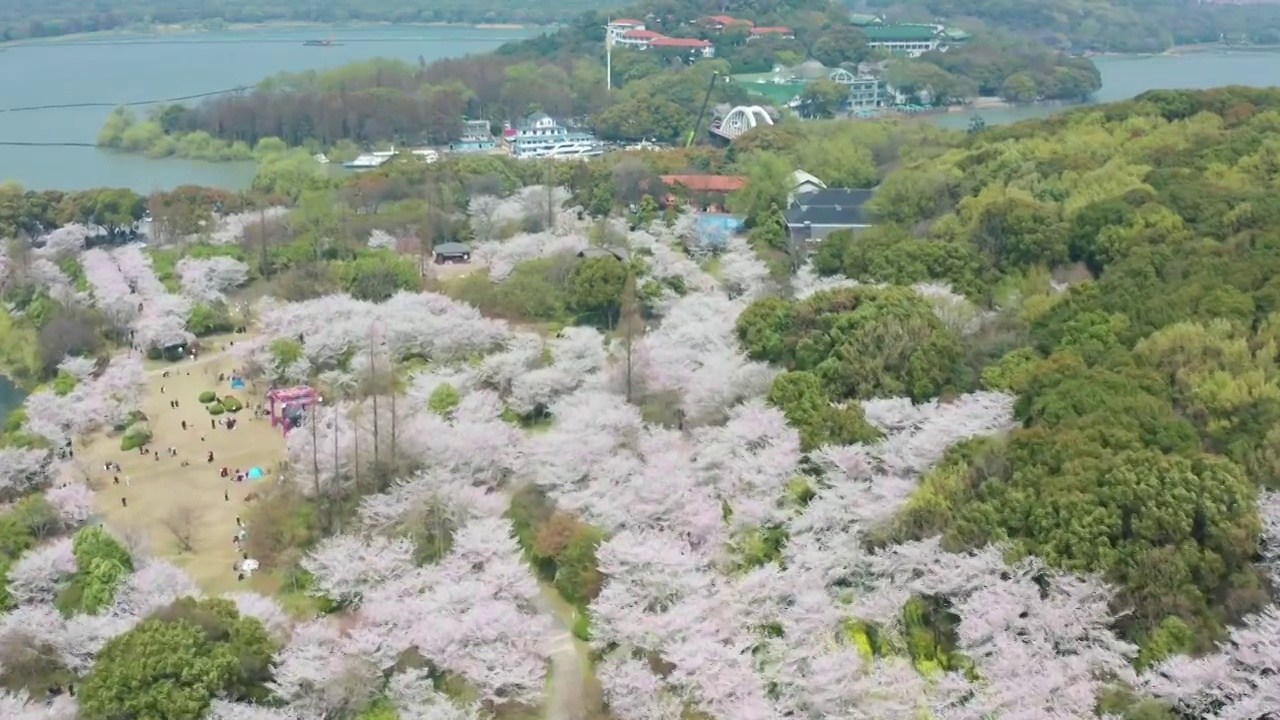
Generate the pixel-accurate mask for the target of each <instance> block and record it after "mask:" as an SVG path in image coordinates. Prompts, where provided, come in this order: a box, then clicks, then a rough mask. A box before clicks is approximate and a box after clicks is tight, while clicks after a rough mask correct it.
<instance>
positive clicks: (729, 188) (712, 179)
mask: <svg viewBox="0 0 1280 720" xmlns="http://www.w3.org/2000/svg"><path fill="white" fill-rule="evenodd" d="M662 182H664V183H666V184H668V185H680V186H682V187H685V188H688V189H690V190H692V191H694V192H717V193H727V192H733V191H734V190H740V189H742V186H743V185H745V184H746V183H747V179H746V178H744V177H741V176H739V175H663V176H662Z"/></svg>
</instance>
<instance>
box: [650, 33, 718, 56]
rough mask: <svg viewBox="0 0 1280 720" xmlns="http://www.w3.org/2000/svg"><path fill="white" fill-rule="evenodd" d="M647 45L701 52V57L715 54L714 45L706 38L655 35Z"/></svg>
mask: <svg viewBox="0 0 1280 720" xmlns="http://www.w3.org/2000/svg"><path fill="white" fill-rule="evenodd" d="M649 47H652V48H661V49H664V50H686V51H689V52H698V53H701V54H702V57H708V58H709V57H715V55H716V46H715V45H712V44H711V42H710V41H708V40H699V39H697V38H673V37H656V38H653V39H652V40H650V41H649Z"/></svg>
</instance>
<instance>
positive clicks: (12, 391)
mask: <svg viewBox="0 0 1280 720" xmlns="http://www.w3.org/2000/svg"><path fill="white" fill-rule="evenodd" d="M26 397H27V393H26V391H25V390H23V389H22V388H20V387H18V386H17V385H14V384H13V382H12V381H10V380H9V378H7V377H5V376H4V375H0V421H3V420H4V419H5V418H7V417H9V413H10V412H13V409H14V408H16V407H18V406H19V405H21V404H22V401H23V400H25V399H26Z"/></svg>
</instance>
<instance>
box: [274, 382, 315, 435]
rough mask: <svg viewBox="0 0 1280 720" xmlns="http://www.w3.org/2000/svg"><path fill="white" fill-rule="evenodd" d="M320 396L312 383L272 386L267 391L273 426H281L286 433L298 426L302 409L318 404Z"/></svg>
mask: <svg viewBox="0 0 1280 720" xmlns="http://www.w3.org/2000/svg"><path fill="white" fill-rule="evenodd" d="M318 398H319V396H318V395H317V393H316V391H315V388H313V387H311V386H310V385H298V386H295V387H291V388H272V389H271V390H270V391H268V392H267V404H268V407H270V409H271V427H275V426H277V425H279V426H281V429H282V431H283V432H284V434H285V435H288V434H289V431H290V430H291V429H293V428H295V427H297V426H298V424H299V423H300V422H301V419H302V411H303V410H304V409H306V408H308V407H310V406H312V405H314V404H316V402H317V400H318Z"/></svg>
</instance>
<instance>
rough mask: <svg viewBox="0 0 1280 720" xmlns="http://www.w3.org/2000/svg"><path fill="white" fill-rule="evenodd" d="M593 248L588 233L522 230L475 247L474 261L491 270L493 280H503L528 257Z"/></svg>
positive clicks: (472, 257) (551, 255)
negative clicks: (526, 231) (573, 233)
mask: <svg viewBox="0 0 1280 720" xmlns="http://www.w3.org/2000/svg"><path fill="white" fill-rule="evenodd" d="M588 247H590V243H589V242H588V240H587V237H586V235H562V234H559V233H556V232H552V231H547V232H540V233H520V234H519V235H516V236H514V237H511V238H508V239H507V240H501V241H491V242H483V243H480V244H478V245H476V246H475V247H473V248H472V252H471V259H472V261H473V262H475V263H477V264H480V265H484V266H485V267H487V268H488V269H489V279H490V280H491V281H493V282H502V281H503V280H506V279H507V278H508V277H510V276H511V272H512V271H513V270H515V267H516V265H519V264H520V263H522V262H525V261H528V260H537V259H538V258H547V257H553V256H555V255H567V256H570V257H572V256H573V255H576V254H578V253H579V252H581V251H583V250H585V249H587V248H588Z"/></svg>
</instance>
